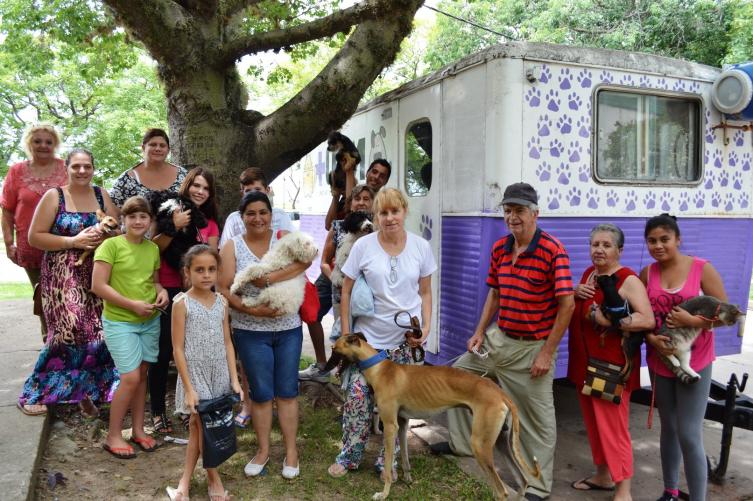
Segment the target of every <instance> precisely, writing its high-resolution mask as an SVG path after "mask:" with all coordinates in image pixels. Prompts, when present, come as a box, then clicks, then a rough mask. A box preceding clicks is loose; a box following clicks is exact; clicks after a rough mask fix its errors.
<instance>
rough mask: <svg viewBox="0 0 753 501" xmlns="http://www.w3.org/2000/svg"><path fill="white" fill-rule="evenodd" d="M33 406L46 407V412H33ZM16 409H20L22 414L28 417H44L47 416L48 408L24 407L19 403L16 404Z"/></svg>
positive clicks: (41, 405) (42, 405)
mask: <svg viewBox="0 0 753 501" xmlns="http://www.w3.org/2000/svg"><path fill="white" fill-rule="evenodd" d="M32 405H37V406H39V407H44V410H40V411H33V410H31V406H32ZM16 407H18V410H20V411H21V412H23V413H24V414H26V415H27V416H44V415H45V414H47V406H46V405H44V404H24V405H21V403H20V402H17V403H16Z"/></svg>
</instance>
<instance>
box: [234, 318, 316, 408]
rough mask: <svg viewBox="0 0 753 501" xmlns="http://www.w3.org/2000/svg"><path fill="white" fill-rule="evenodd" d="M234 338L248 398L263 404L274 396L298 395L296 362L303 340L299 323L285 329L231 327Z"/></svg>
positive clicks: (288, 396)
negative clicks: (263, 329)
mask: <svg viewBox="0 0 753 501" xmlns="http://www.w3.org/2000/svg"><path fill="white" fill-rule="evenodd" d="M233 339H234V340H235V349H236V350H237V352H238V356H239V357H240V359H241V362H242V363H243V370H244V371H246V376H247V377H248V386H249V390H250V391H249V393H250V395H251V400H253V401H254V402H259V403H262V402H268V401H269V400H272V399H273V398H275V397H279V398H295V397H297V396H298V362H299V360H300V358H301V345H302V343H303V330H302V329H301V327H300V326H298V327H296V328H294V329H290V330H285V331H247V330H244V329H233Z"/></svg>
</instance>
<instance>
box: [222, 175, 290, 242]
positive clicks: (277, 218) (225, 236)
mask: <svg viewBox="0 0 753 501" xmlns="http://www.w3.org/2000/svg"><path fill="white" fill-rule="evenodd" d="M240 182H241V197H243V195H245V194H246V193H248V192H249V191H263V192H264V193H267V194H269V185H268V184H267V178H266V177H265V176H264V172H263V171H262V170H261V169H260V168H258V167H249V168H248V169H246V170H244V171H243V172H241V176H240ZM278 230H284V231H294V228H293V223H292V221H290V216H288V215H287V213H286V212H285V211H284V210H282V209H277V208H272V231H275V232H277V231H278ZM244 233H246V227H245V226H244V224H243V218H241V214H240V212H238V211H235V212H233V213H232V214H230V215H229V216H228V217H227V219H225V227H224V228H223V230H222V236H221V237H220V248H222V246H223V245H225V242H227V241H228V240H230V239H232V238H233V237H235V236H237V235H243V234H244Z"/></svg>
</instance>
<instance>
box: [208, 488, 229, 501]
mask: <svg viewBox="0 0 753 501" xmlns="http://www.w3.org/2000/svg"><path fill="white" fill-rule="evenodd" d="M207 494H208V495H209V501H230V494H229V493H228V492H227V491H214V492H212V491H211V490H209V488H207Z"/></svg>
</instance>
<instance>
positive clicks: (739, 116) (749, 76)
mask: <svg viewBox="0 0 753 501" xmlns="http://www.w3.org/2000/svg"><path fill="white" fill-rule="evenodd" d="M711 101H712V102H713V103H714V106H715V107H716V108H717V109H718V110H719V111H721V112H722V113H724V114H725V115H727V118H729V119H731V120H753V63H746V64H740V65H736V66H733V67H732V68H730V69H728V70H725V71H723V72H722V73H721V74H720V75H719V76H718V77H717V79H716V80H715V81H714V85H713V87H712V88H711Z"/></svg>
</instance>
